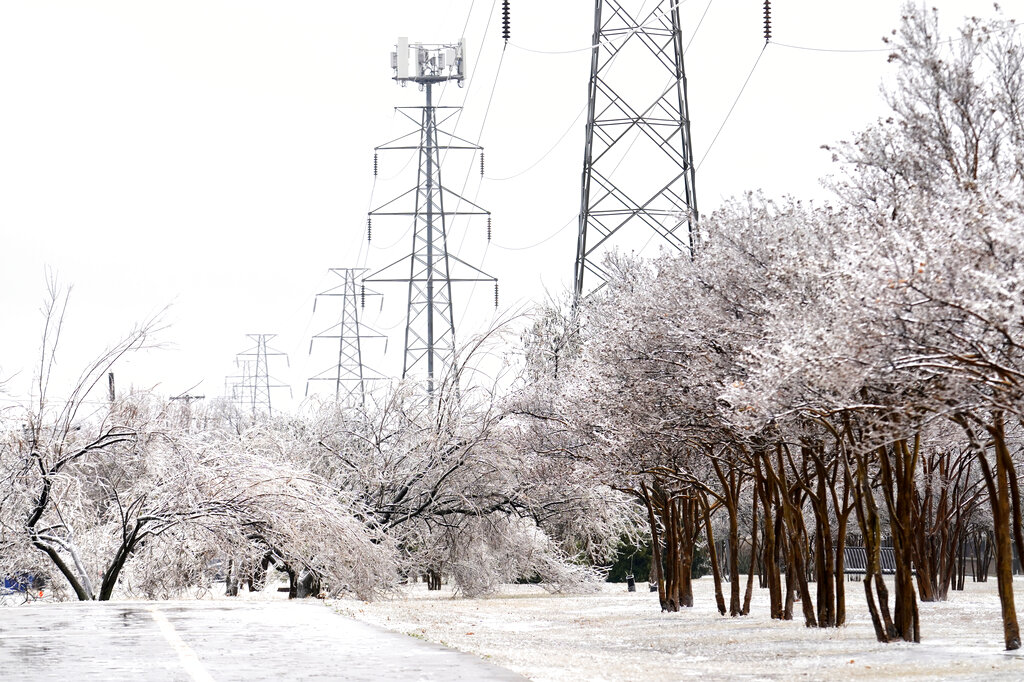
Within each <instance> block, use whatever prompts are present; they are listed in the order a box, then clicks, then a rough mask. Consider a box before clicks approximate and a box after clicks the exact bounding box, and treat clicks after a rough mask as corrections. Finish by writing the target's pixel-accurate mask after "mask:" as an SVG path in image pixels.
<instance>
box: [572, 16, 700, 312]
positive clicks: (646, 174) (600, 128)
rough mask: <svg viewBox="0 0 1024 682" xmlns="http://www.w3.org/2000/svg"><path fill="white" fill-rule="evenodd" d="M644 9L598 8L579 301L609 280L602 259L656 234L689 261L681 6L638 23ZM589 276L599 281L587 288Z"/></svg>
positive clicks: (691, 222) (693, 210) (691, 199)
mask: <svg viewBox="0 0 1024 682" xmlns="http://www.w3.org/2000/svg"><path fill="white" fill-rule="evenodd" d="M641 4H646V3H641V2H639V0H632V1H631V2H630V1H628V0H596V2H595V10H594V42H593V45H594V47H593V52H592V55H591V63H590V86H589V106H588V109H587V111H588V114H587V128H586V146H585V150H584V155H583V183H582V201H581V207H580V222H579V235H578V240H577V246H576V265H575V269H574V288H573V290H574V298H575V300H576V301H577V302H578V301H579V299H580V298H581V297H582V296H584V295H586V294H588V293H591V292H593V291H596V290H597V289H599V288H600V287H601V286H603V285H604V283H605V282H606V281H607V279H608V273H607V272H606V270H605V268H604V266H603V263H602V257H603V255H604V254H605V253H607V252H608V251H610V250H612V249H614V248H617V247H619V248H621V247H623V246H631V245H634V244H636V239H637V238H638V237H640V238H643V237H644V236H646V235H650V236H651V237H652V238H653V236H654V235H658V236H660V237H661V238H662V240H663V241H664V242H667V243H668V244H670V245H671V246H672V247H674V248H676V249H678V250H680V251H684V252H687V253H690V254H692V253H693V248H694V227H695V225H696V219H697V197H696V190H695V178H694V167H693V151H692V147H691V142H690V115H689V105H688V101H687V95H686V74H685V71H684V70H683V41H682V32H681V30H680V24H679V2H678V0H662V1H661V2H659V3H658V4H657V5H656V6H655V8H654V10H653V11H651V12H650V14H647V15H646V16H638V17H634V16H633V15H632V14H631V13H630V9H632V11H633V12H638V11H641V9H640V5H641ZM632 6H635V9H633V7H632ZM666 81H667V82H666ZM652 231H653V233H654V234H653V235H652V234H651V232H652ZM587 273H589V275H591V276H592V279H596V280H597V281H596V282H590V283H588V286H587V287H586V288H585V287H584V276H585V275H587Z"/></svg>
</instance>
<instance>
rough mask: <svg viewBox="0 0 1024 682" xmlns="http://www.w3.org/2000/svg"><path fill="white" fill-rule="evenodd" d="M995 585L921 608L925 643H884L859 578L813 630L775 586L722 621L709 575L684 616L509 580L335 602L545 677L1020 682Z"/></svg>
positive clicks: (652, 598)
mask: <svg viewBox="0 0 1024 682" xmlns="http://www.w3.org/2000/svg"><path fill="white" fill-rule="evenodd" d="M644 587H645V586H644ZM1016 588H1017V593H1018V595H1019V594H1020V593H1021V590H1022V588H1024V582H1018V583H1017V585H1016ZM726 589H728V585H726ZM995 589H996V581H995V579H992V580H991V581H990V582H988V583H968V584H967V590H965V591H964V592H953V593H951V595H950V599H949V601H948V602H944V603H922V604H920V605H919V606H920V612H921V639H922V642H921V644H906V643H903V644H879V643H878V642H876V641H875V636H874V630H873V628H872V625H871V621H870V619H869V616H868V613H867V607H866V606H865V600H864V587H863V584H862V583H859V582H848V583H846V600H847V617H848V622H849V625H848V626H846V627H842V628H833V629H824V630H818V629H808V628H805V627H804V626H803V622H802V620H801V619H799V618H800V616H799V605H798V607H797V618H798V620H796V621H773V620H771V619H770V618H769V617H768V603H767V601H768V599H767V590H761V589H757V588H755V590H754V600H753V604H752V613H751V615H750V616H747V617H743V618H729V617H723V616H720V615H719V614H718V611H717V610H716V609H715V600H714V590H713V585H712V581H711V580H710V579H701V580H697V581H695V584H694V593H695V594H694V601H695V605H694V607H693V608H692V609H685V610H683V611H682V612H680V613H662V612H661V610H660V609H659V606H658V596H657V594H651V593H649V592H647V591H637V592H634V593H629V592H627V591H626V587H625V585H616V584H605V585H603V586H602V588H601V591H600V592H597V593H595V594H579V595H550V594H547V593H546V592H544V591H543V590H541V589H540V588H539V587H537V586H535V585H509V586H506V587H505V588H504V589H503V590H502V592H501V593H500V594H497V595H494V596H492V597H488V598H485V599H461V598H453V596H452V593H451V591H450V590H449V588H448V586H445V589H444V590H443V591H442V592H440V593H438V592H428V591H427V590H426V588H425V586H424V585H422V584H416V585H410V586H408V587H407V588H405V590H404V591H403V593H402V596H401V597H400V598H398V599H393V600H383V601H379V602H373V603H366V602H361V601H357V600H354V599H342V600H338V601H337V602H335V603H334V607H335V608H336V609H338V610H339V611H340V612H341V613H344V614H347V615H351V616H354V617H356V618H359V619H361V620H364V621H367V622H370V623H375V624H377V625H381V626H383V627H386V628H389V629H392V630H395V631H396V632H402V633H406V634H411V635H413V636H416V637H422V638H424V639H427V640H429V641H433V642H442V643H444V644H445V645H447V646H451V647H454V648H456V649H461V650H463V651H467V652H472V653H475V654H478V655H481V656H486V657H487V658H488V660H490V661H494V662H495V663H497V664H498V665H502V666H505V667H506V668H509V669H511V670H515V671H516V672H519V673H522V674H523V675H525V676H527V677H528V678H530V679H532V680H538V681H540V680H551V681H560V682H568V681H570V680H571V681H573V682H576V681H578V680H630V681H636V682H642V681H655V680H659V681H660V680H665V681H668V680H680V679H693V678H696V679H700V678H704V679H708V680H720V679H727V680H786V681H790V680H798V679H803V680H829V681H832V680H849V679H853V680H876V679H901V680H906V679H913V680H935V679H941V680H950V679H954V680H1024V654H1021V653H1018V652H1013V653H1007V652H1004V651H1003V647H1002V628H1001V624H1000V619H999V600H998V599H997V597H996V594H995ZM1018 603H1020V602H1018Z"/></svg>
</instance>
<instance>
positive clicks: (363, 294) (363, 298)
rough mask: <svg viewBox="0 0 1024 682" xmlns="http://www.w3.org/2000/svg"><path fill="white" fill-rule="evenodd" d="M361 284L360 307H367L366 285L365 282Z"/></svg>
mask: <svg viewBox="0 0 1024 682" xmlns="http://www.w3.org/2000/svg"><path fill="white" fill-rule="evenodd" d="M359 286H360V291H359V307H360V308H365V307H366V285H365V284H361V285H359Z"/></svg>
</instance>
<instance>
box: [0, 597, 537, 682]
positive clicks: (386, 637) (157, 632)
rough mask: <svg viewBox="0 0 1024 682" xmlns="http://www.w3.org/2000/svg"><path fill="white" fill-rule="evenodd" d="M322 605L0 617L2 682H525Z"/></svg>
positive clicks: (34, 612)
mask: <svg viewBox="0 0 1024 682" xmlns="http://www.w3.org/2000/svg"><path fill="white" fill-rule="evenodd" d="M523 679H524V678H522V677H520V676H518V675H516V674H514V673H511V672H509V671H507V670H505V669H503V668H499V667H497V666H494V665H491V664H489V663H487V662H486V661H484V660H482V659H480V658H478V657H476V656H472V655H470V654H465V653H461V652H457V651H453V650H451V649H446V648H444V647H441V646H438V645H435V644H430V643H427V642H422V641H419V640H417V639H413V638H412V637H409V636H407V635H402V634H397V633H393V632H388V631H385V630H381V629H379V628H375V627H373V626H371V625H366V624H364V623H359V622H357V621H354V620H351V619H348V618H345V617H343V616H340V615H337V614H335V613H333V612H332V611H331V610H330V609H329V608H326V607H325V606H324V605H322V604H320V603H296V602H288V603H282V602H248V603H246V602H222V601H218V602H120V603H109V602H108V603H102V604H100V603H73V604H36V605H32V606H26V607H19V608H0V680H4V681H5V682H14V681H21V680H26V681H29V680H32V681H35V680H57V681H60V682H77V681H78V680H146V681H147V682H149V681H151V680H152V681H163V680H182V681H185V682H209V681H210V680H481V681H484V680H503V681H509V682H511V681H513V680H523Z"/></svg>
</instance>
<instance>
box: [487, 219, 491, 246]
mask: <svg viewBox="0 0 1024 682" xmlns="http://www.w3.org/2000/svg"><path fill="white" fill-rule="evenodd" d="M487 241H491V216H487Z"/></svg>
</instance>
